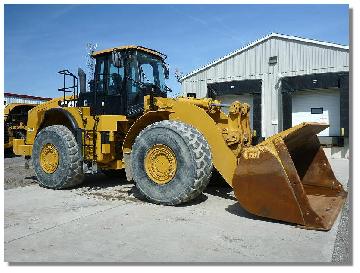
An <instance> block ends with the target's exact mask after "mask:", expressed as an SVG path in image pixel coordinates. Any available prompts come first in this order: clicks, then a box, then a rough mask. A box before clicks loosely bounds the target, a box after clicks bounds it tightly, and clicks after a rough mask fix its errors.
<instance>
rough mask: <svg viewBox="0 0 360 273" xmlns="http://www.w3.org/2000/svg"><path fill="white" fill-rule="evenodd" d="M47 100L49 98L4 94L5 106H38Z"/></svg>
mask: <svg viewBox="0 0 360 273" xmlns="http://www.w3.org/2000/svg"><path fill="white" fill-rule="evenodd" d="M48 100H51V98H43V97H37V96H30V95H23V94H15V93H9V92H5V93H4V105H5V106H6V105H8V104H9V103H26V104H40V103H43V102H45V101H48Z"/></svg>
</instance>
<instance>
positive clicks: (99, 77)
mask: <svg viewBox="0 0 360 273" xmlns="http://www.w3.org/2000/svg"><path fill="white" fill-rule="evenodd" d="M105 78H106V77H105V58H104V57H103V58H98V59H97V61H96V91H97V92H105Z"/></svg>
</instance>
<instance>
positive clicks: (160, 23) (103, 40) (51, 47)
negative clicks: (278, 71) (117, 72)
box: [5, 5, 349, 97]
mask: <svg viewBox="0 0 360 273" xmlns="http://www.w3.org/2000/svg"><path fill="white" fill-rule="evenodd" d="M271 32H278V33H282V34H289V35H295V36H300V37H305V38H311V39H317V40H322V41H329V42H335V43H339V44H345V45H347V44H349V22H348V5H5V91H6V92H15V93H22V94H29V95H37V96H46V97H57V96H59V95H60V93H59V92H57V88H58V87H60V86H61V78H60V76H59V75H58V74H57V71H59V70H61V69H64V68H68V69H69V70H71V71H73V72H76V71H77V67H83V68H86V54H87V51H86V44H87V43H88V42H92V43H97V44H98V49H104V48H108V47H114V46H119V45H126V44H137V45H143V46H146V47H150V48H153V49H156V50H158V51H161V52H163V53H165V54H167V55H168V59H167V62H168V63H169V65H170V79H169V81H168V86H169V87H171V88H172V89H173V90H174V93H173V95H176V94H177V93H178V92H179V90H180V84H179V83H177V81H176V79H175V77H174V72H175V69H176V68H178V69H179V70H180V71H181V72H183V73H185V74H186V73H188V72H191V71H192V70H194V69H196V68H199V67H200V66H202V65H205V64H207V63H209V62H210V61H212V60H214V59H217V58H220V57H222V56H224V55H226V54H228V53H230V52H231V51H234V50H236V49H238V48H240V47H242V46H244V45H246V44H248V43H250V42H252V41H254V40H256V39H259V38H261V37H263V36H265V35H267V34H269V33H271Z"/></svg>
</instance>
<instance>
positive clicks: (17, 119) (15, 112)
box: [4, 103, 36, 149]
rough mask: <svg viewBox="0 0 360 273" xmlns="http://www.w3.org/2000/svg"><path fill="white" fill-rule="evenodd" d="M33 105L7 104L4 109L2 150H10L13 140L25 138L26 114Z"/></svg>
mask: <svg viewBox="0 0 360 273" xmlns="http://www.w3.org/2000/svg"><path fill="white" fill-rule="evenodd" d="M35 106H36V105H35V104H25V103H9V104H8V105H6V106H5V108H4V149H10V148H12V142H13V140H14V139H15V138H17V139H21V138H25V136H26V124H27V117H28V115H27V112H28V111H29V110H30V109H32V108H34V107H35Z"/></svg>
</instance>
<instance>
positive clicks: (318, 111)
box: [311, 107, 324, 114]
mask: <svg viewBox="0 0 360 273" xmlns="http://www.w3.org/2000/svg"><path fill="white" fill-rule="evenodd" d="M323 112H324V109H323V108H322V107H319V108H311V114H322V113H323Z"/></svg>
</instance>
